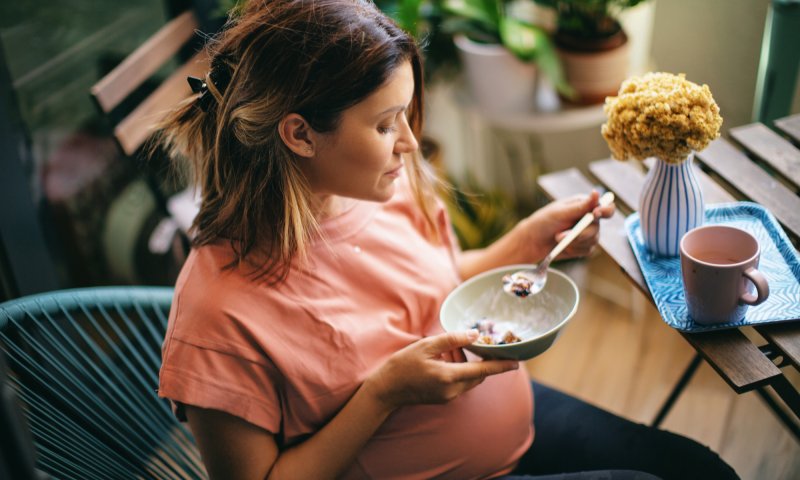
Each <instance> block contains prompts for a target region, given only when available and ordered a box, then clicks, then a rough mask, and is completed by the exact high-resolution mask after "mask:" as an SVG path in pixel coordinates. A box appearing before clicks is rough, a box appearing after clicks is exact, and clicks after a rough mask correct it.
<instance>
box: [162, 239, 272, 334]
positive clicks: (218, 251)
mask: <svg viewBox="0 0 800 480" xmlns="http://www.w3.org/2000/svg"><path fill="white" fill-rule="evenodd" d="M233 259H234V254H233V249H232V248H231V247H230V246H228V245H222V244H215V245H203V246H199V247H195V248H193V249H192V251H191V253H190V254H189V257H188V258H187V260H186V263H185V264H184V266H183V269H182V270H181V273H180V275H179V277H178V281H177V282H176V285H175V302H176V303H177V304H179V306H180V309H181V313H182V315H192V316H198V317H204V318H210V317H220V316H224V317H228V318H229V319H230V320H234V321H235V320H242V319H240V318H239V317H238V316H237V315H232V312H239V313H244V312H247V311H249V310H259V311H260V312H262V313H263V314H264V315H267V314H268V313H269V311H270V309H271V307H272V306H275V304H276V303H283V302H284V299H283V297H282V296H281V295H280V293H279V292H278V291H277V289H278V287H275V286H269V285H268V284H267V282H265V281H263V280H262V279H258V278H256V276H255V275H254V274H253V272H254V269H252V268H247V267H244V266H236V265H235V264H233ZM246 318H247V317H246V316H244V319H245V320H246Z"/></svg>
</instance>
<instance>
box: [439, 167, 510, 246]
mask: <svg viewBox="0 0 800 480" xmlns="http://www.w3.org/2000/svg"><path fill="white" fill-rule="evenodd" d="M449 181H450V182H451V185H453V189H452V190H451V191H447V192H444V193H443V195H442V197H443V200H444V203H445V205H446V207H447V213H448V214H449V215H450V223H451V224H452V226H453V230H454V231H455V233H456V237H457V238H458V243H459V245H460V246H461V248H462V249H464V250H468V249H472V248H483V247H486V246H488V245H490V244H491V243H492V242H494V241H495V240H497V239H498V238H500V237H501V236H502V235H503V234H504V233H506V232H508V231H509V230H511V228H513V227H514V225H516V224H517V222H518V221H519V216H518V215H517V213H516V209H515V204H514V201H513V200H512V199H511V198H510V197H509V196H508V195H506V194H505V193H504V192H503V191H501V190H491V191H490V190H486V189H484V188H482V187H480V186H478V184H477V182H476V181H475V179H474V178H472V177H468V178H467V179H466V181H464V182H463V183H461V184H457V183H456V182H454V181H453V180H452V179H450V180H449Z"/></svg>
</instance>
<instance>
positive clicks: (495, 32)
mask: <svg viewBox="0 0 800 480" xmlns="http://www.w3.org/2000/svg"><path fill="white" fill-rule="evenodd" d="M525 3H528V4H532V0H527V1H525V0H517V1H516V2H508V1H507V0H444V1H443V3H442V8H443V11H444V12H445V19H444V21H443V22H442V29H443V30H444V31H445V32H447V33H449V34H451V35H452V36H453V41H454V43H455V44H456V47H457V48H458V51H459V54H460V57H461V60H462V65H463V67H464V70H465V74H466V77H467V81H468V83H469V85H470V88H471V90H472V93H473V96H474V98H475V100H477V102H478V104H479V105H480V106H481V108H483V109H484V110H486V111H492V112H499V113H504V112H524V111H530V110H532V109H533V108H534V103H535V95H536V76H537V68H538V70H539V72H541V73H542V74H543V75H544V76H545V77H547V78H548V79H549V80H550V82H551V83H552V84H553V85H554V86H555V87H556V89H557V90H558V91H559V92H561V94H562V95H564V96H566V97H571V96H572V95H573V91H572V89H571V88H570V86H569V85H568V84H567V82H566V81H565V80H564V75H563V72H562V69H561V64H560V62H559V60H558V56H557V54H556V52H555V50H554V48H553V44H552V42H551V40H550V37H549V34H548V33H547V31H545V30H544V29H543V28H542V27H540V26H538V25H535V24H534V23H533V22H532V21H531V20H530V19H526V18H524V17H523V16H522V15H520V14H519V13H517V12H520V11H522V10H521V9H520V8H519V7H520V6H521V4H525ZM514 7H517V8H514Z"/></svg>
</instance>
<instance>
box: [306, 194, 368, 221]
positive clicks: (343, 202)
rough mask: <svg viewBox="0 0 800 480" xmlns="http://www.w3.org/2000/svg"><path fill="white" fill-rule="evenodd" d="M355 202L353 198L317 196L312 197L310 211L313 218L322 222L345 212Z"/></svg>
mask: <svg viewBox="0 0 800 480" xmlns="http://www.w3.org/2000/svg"><path fill="white" fill-rule="evenodd" d="M356 202H357V200H356V199H354V198H347V197H339V196H336V195H318V196H316V197H314V203H313V204H312V207H311V208H312V209H313V212H314V218H316V219H317V221H320V222H321V221H323V220H325V219H328V218H332V217H336V216H338V215H341V214H342V213H344V212H346V211H347V210H349V209H350V208H352V207H353V205H354V204H355V203H356Z"/></svg>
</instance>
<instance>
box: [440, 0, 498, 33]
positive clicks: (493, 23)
mask: <svg viewBox="0 0 800 480" xmlns="http://www.w3.org/2000/svg"><path fill="white" fill-rule="evenodd" d="M444 9H445V11H447V12H450V13H452V14H453V15H458V16H460V17H463V18H466V19H469V20H472V21H475V22H478V23H480V24H481V25H482V26H483V27H484V28H486V29H488V30H489V31H497V30H498V25H499V22H500V12H499V11H498V6H497V1H496V0H446V1H445V2H444Z"/></svg>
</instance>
